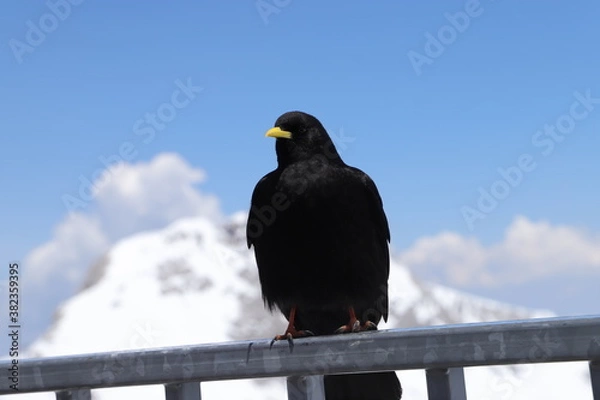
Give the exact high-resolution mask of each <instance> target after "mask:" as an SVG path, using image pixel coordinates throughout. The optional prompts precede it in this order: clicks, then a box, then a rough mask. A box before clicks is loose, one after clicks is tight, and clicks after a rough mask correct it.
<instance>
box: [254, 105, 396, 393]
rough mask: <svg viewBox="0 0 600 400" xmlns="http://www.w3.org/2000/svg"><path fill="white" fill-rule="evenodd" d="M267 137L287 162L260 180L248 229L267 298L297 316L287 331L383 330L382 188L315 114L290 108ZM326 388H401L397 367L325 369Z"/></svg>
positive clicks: (290, 316)
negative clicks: (347, 157)
mask: <svg viewBox="0 0 600 400" xmlns="http://www.w3.org/2000/svg"><path fill="white" fill-rule="evenodd" d="M267 136H271V137H275V138H277V140H276V146H275V147H276V153H277V161H278V166H277V169H275V170H274V171H272V172H270V173H269V174H267V175H266V176H265V177H263V178H262V179H261V180H260V181H259V182H258V184H257V185H256V187H255V189H254V192H253V194H252V200H251V210H250V214H249V218H248V224H247V238H248V246H249V247H251V246H254V253H255V256H256V261H257V265H258V271H259V278H260V284H261V289H262V295H263V299H264V300H265V302H266V304H267V305H268V306H269V308H270V309H273V308H274V307H277V308H278V309H279V310H281V312H282V313H283V314H284V315H285V317H286V318H287V319H288V321H289V326H288V329H287V330H286V333H285V334H284V335H282V336H280V338H283V337H285V336H286V335H287V336H288V337H298V336H302V335H303V334H305V333H306V332H304V331H310V332H311V333H313V334H315V335H328V334H333V333H335V332H336V331H337V332H351V331H357V330H366V329H376V325H377V323H378V322H379V321H380V320H381V318H382V317H383V319H384V320H387V316H388V309H387V308H388V284H387V281H388V276H389V249H388V242H389V240H390V233H389V227H388V223H387V219H386V216H385V213H384V211H383V204H382V201H381V198H380V196H379V193H378V190H377V187H376V186H375V184H374V182H373V181H372V180H371V178H369V176H368V175H367V174H365V173H364V172H362V171H361V170H359V169H357V168H354V167H351V166H348V165H346V164H345V163H344V162H343V161H342V159H341V157H340V155H339V153H338V152H337V150H336V148H335V145H334V144H333V141H332V140H331V138H330V137H329V135H328V134H327V132H326V130H325V128H323V126H322V125H321V123H320V122H319V121H318V120H317V119H316V118H315V117H313V116H311V115H308V114H305V113H302V112H289V113H285V114H283V115H282V116H281V117H279V118H278V119H277V121H276V122H275V127H274V128H272V129H270V130H269V131H268V132H267ZM325 387H326V392H327V399H328V400H333V399H338V398H339V399H346V400H347V399H364V400H366V399H382V400H388V399H389V400H392V399H399V398H400V396H401V389H400V384H399V382H398V380H397V378H396V376H395V374H394V373H393V372H386V373H377V374H360V375H347V376H331V377H326V379H325ZM361 393H362V394H361ZM367 393H368V395H367ZM357 396H358V397H357ZM365 396H366V397H365Z"/></svg>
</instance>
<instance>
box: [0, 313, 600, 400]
mask: <svg viewBox="0 0 600 400" xmlns="http://www.w3.org/2000/svg"><path fill="white" fill-rule="evenodd" d="M269 342H270V341H269V340H261V341H245V342H233V343H221V344H206V345H197V346H183V347H172V348H163V349H152V350H142V351H127V352H115V353H100V354H89V355H78V356H68V357H52V358H40V359H25V360H21V361H20V362H19V364H18V392H16V391H15V390H14V389H12V388H11V387H10V385H11V384H13V383H11V381H10V380H7V379H0V394H8V393H12V394H14V393H28V392H49V391H54V392H56V398H57V399H62V400H67V399H73V400H76V399H90V398H91V390H92V389H95V388H108V387H119V386H134V385H149V384H164V385H165V392H166V398H167V399H168V400H175V399H186V400H187V399H196V400H197V399H200V397H201V396H200V384H199V382H207V381H215V380H228V379H246V378H259V377H260V378H264V377H281V376H287V377H288V397H289V398H290V399H294V400H298V399H307V400H308V399H313V400H317V399H323V379H322V375H323V374H325V373H328V374H332V373H336V374H340V373H352V372H370V371H388V370H406V369H425V370H426V371H427V374H426V376H427V390H428V393H429V398H430V399H435V400H437V399H452V400H458V399H465V398H466V395H465V382H464V375H463V367H467V366H489V365H507V364H528V363H546V362H561V361H589V365H590V376H591V385H592V392H593V396H594V397H593V398H594V399H595V400H600V316H597V317H581V318H549V319H532V320H524V321H506V322H494V323H479V324H461V325H449V326H434V327H428V328H417V329H394V330H388V331H377V332H364V333H356V334H346V335H333V336H323V337H310V338H302V339H297V340H295V341H294V346H293V347H289V346H288V343H287V342H285V341H282V342H279V343H276V344H275V345H274V346H273V347H272V348H270V346H269ZM11 366H12V364H11V363H10V362H9V361H2V362H1V363H0V370H2V371H7V370H9V369H10V368H11Z"/></svg>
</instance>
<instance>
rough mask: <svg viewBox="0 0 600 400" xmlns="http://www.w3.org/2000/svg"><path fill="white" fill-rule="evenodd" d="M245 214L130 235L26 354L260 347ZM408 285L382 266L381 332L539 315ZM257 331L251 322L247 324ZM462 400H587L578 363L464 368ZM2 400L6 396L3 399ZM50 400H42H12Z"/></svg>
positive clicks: (126, 393) (268, 390)
mask: <svg viewBox="0 0 600 400" xmlns="http://www.w3.org/2000/svg"><path fill="white" fill-rule="evenodd" d="M245 218H246V214H245V213H238V214H236V215H234V216H232V217H231V219H230V220H229V221H227V222H226V223H225V224H223V225H221V226H217V225H215V224H214V222H210V221H208V220H206V219H202V218H192V219H183V220H180V221H178V222H176V223H174V224H172V225H170V226H168V227H167V228H165V229H163V230H160V231H154V232H147V233H140V234H137V235H134V236H131V237H129V238H127V239H124V240H122V241H120V242H119V243H117V244H116V245H115V246H114V247H113V248H112V249H111V250H110V251H109V252H108V253H107V254H106V255H105V256H104V257H103V258H102V259H101V260H100V261H99V262H98V263H97V264H96V265H94V266H93V267H92V268H91V270H90V272H89V275H88V279H87V281H86V283H85V285H84V287H83V288H82V290H81V291H80V292H79V293H78V294H77V295H75V296H73V297H72V298H71V299H69V300H68V301H66V302H65V303H64V304H63V305H62V306H61V307H60V308H59V310H58V311H57V313H56V315H55V319H54V323H53V325H52V326H51V327H50V329H49V330H48V331H47V332H46V333H45V334H44V335H43V336H42V337H41V338H39V339H38V340H37V341H36V342H35V343H34V344H33V345H32V346H31V347H30V349H28V355H29V356H35V357H43V356H55V355H67V354H80V353H90V352H105V351H115V350H126V349H135V348H150V347H164V346H178V345H188V344H198V343H207V342H223V341H230V340H242V339H257V338H270V337H272V336H273V335H274V334H275V333H280V332H282V331H283V329H284V328H285V322H284V321H285V320H284V319H283V317H281V316H280V315H278V314H273V315H270V314H269V313H268V311H266V310H265V309H264V307H263V304H262V300H261V297H260V287H259V284H258V276H257V271H256V265H255V263H254V257H253V254H252V252H251V251H249V250H248V249H247V247H246V242H245V237H244V230H245V228H244V226H245ZM549 315H551V314H550V313H549V312H544V311H530V310H526V309H523V308H517V307H512V306H508V305H505V304H501V303H498V302H495V301H491V300H487V299H483V298H479V297H475V296H471V295H468V294H465V293H461V292H458V291H455V290H452V289H449V288H445V287H442V286H439V285H433V284H428V283H425V282H421V281H419V280H417V279H415V278H414V277H413V276H412V275H411V273H410V271H409V270H408V269H407V268H405V267H403V266H402V265H399V264H398V263H396V262H393V263H392V267H391V276H390V318H389V320H388V323H387V324H385V325H382V326H381V327H380V328H381V329H385V328H392V327H414V326H424V325H435V324H447V323H459V322H481V321H492V320H506V319H521V318H530V317H540V316H549ZM257 322H260V323H257ZM398 375H399V377H400V380H401V382H402V385H403V387H404V393H405V394H404V396H403V398H405V399H426V398H427V393H426V386H425V378H424V372H423V371H400V372H398ZM466 379H467V390H468V396H469V398H470V399H483V400H487V399H502V400H507V399H515V400H516V399H528V400H529V399H563V398H573V399H585V398H591V389H590V387H589V378H588V374H587V367H586V365H585V364H582V363H571V364H555V365H536V366H530V365H526V366H518V367H517V366H508V367H491V368H469V369H467V371H466ZM285 393H286V392H285V384H284V381H283V380H282V379H261V380H245V381H230V382H213V383H206V384H202V398H203V399H208V400H211V399H231V398H236V399H238V400H245V399H248V400H249V399H265V400H268V399H274V400H275V399H284V398H286V394H285ZM8 397H12V396H8ZM16 398H20V399H25V398H48V399H51V398H54V397H53V395H51V394H37V395H21V396H19V397H16ZM93 398H94V399H117V400H118V399H132V398H139V399H163V398H164V391H163V389H162V386H148V387H134V388H124V389H106V390H96V391H94V392H93Z"/></svg>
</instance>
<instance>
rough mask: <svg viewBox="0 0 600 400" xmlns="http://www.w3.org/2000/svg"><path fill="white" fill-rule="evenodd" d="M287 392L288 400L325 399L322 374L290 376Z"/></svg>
mask: <svg viewBox="0 0 600 400" xmlns="http://www.w3.org/2000/svg"><path fill="white" fill-rule="evenodd" d="M287 392H288V400H325V388H324V387H323V376H322V375H316V376H290V377H289V378H287Z"/></svg>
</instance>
